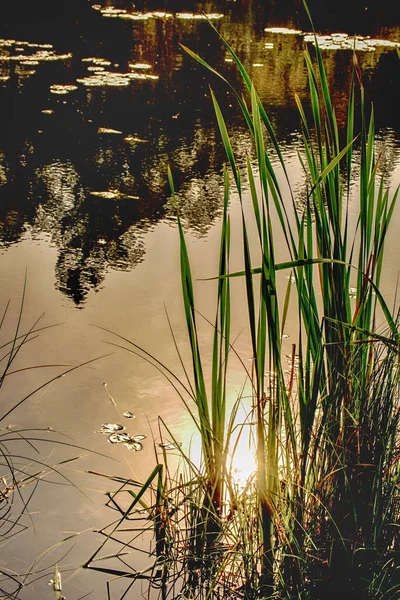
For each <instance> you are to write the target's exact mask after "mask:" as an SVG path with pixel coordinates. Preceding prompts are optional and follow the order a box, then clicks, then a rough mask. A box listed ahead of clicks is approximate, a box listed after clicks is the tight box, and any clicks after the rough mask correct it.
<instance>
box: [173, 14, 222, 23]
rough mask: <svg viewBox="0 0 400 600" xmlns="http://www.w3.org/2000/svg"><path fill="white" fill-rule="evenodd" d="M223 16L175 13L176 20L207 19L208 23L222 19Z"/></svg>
mask: <svg viewBox="0 0 400 600" xmlns="http://www.w3.org/2000/svg"><path fill="white" fill-rule="evenodd" d="M223 16H224V15H222V14H219V13H208V14H206V15H198V14H194V13H176V18H177V19H188V20H190V19H193V20H205V19H209V20H210V21H213V20H216V19H222V18H223Z"/></svg>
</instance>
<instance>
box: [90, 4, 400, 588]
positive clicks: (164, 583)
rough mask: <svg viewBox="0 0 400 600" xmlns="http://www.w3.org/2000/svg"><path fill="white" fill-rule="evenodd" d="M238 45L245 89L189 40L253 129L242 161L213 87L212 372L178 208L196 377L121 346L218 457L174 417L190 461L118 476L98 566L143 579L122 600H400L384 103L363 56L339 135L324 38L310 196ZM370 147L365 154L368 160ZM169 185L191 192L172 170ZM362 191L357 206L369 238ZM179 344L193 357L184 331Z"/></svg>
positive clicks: (312, 78) (314, 82)
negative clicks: (235, 385) (241, 299)
mask: <svg viewBox="0 0 400 600" xmlns="http://www.w3.org/2000/svg"><path fill="white" fill-rule="evenodd" d="M305 8H306V11H307V14H308V16H309V18H310V21H311V17H310V14H309V12H308V8H307V6H306V5H305ZM210 26H212V24H211V23H210ZM217 33H218V32H217ZM221 43H222V44H224V45H225V47H226V50H227V52H229V53H230V56H231V58H232V60H233V61H234V63H235V64H236V67H237V69H238V70H239V72H240V74H241V77H242V80H243V84H244V93H243V95H242V90H235V89H233V88H232V87H231V86H230V83H229V81H227V80H226V79H224V77H223V76H222V75H221V74H219V73H217V72H216V71H215V70H214V69H213V67H212V66H211V65H209V64H208V63H206V62H205V61H204V60H203V59H202V58H201V57H199V56H197V55H196V54H194V53H193V52H192V51H191V50H189V49H188V48H184V50H185V51H186V52H188V53H189V54H190V55H191V56H192V57H193V59H194V60H196V61H198V62H199V63H200V64H202V65H203V66H204V67H205V68H206V69H208V70H209V71H210V72H211V73H212V74H213V75H214V76H217V77H219V78H221V79H223V80H224V81H225V83H226V84H227V86H228V87H230V88H231V92H232V94H233V95H234V97H235V98H236V101H237V102H238V104H239V106H240V109H241V111H242V114H243V118H244V121H245V122H246V124H247V127H248V130H249V132H250V134H251V136H252V140H253V151H252V154H251V156H250V155H248V156H246V157H245V159H244V161H243V157H240V159H239V158H238V157H237V156H235V154H234V150H233V148H232V145H231V141H230V137H229V132H228V130H227V127H226V124H225V121H224V117H223V114H222V112H221V109H220V107H219V104H218V100H217V98H216V97H215V96H214V94H213V92H212V91H211V96H212V102H213V104H214V109H215V114H216V119H217V123H218V128H219V131H220V135H221V138H222V141H223V144H224V147H225V151H226V156H227V166H226V167H225V169H224V183H225V195H224V210H223V217H222V224H221V238H220V254H219V271H218V273H217V274H215V279H216V284H217V294H216V313H215V321H214V323H213V324H212V325H213V339H212V344H211V355H212V371H211V373H205V371H204V367H203V362H202V352H201V350H200V344H199V337H198V325H197V323H198V320H199V318H200V314H199V313H198V311H197V307H196V303H195V298H194V287H193V280H192V273H191V268H190V261H189V255H188V251H187V247H186V242H185V236H184V233H183V228H182V225H181V222H180V220H179V216H178V227H179V235H180V254H181V275H182V297H183V302H184V312H185V319H186V325H187V333H188V339H189V342H190V348H191V357H190V360H189V361H188V360H187V357H183V356H181V355H180V354H179V356H180V359H181V363H182V368H183V372H184V375H185V379H184V380H182V379H179V378H178V377H177V376H176V375H175V374H174V373H172V372H171V371H170V370H169V369H168V367H167V366H165V365H163V364H162V363H160V362H159V361H158V360H157V358H156V357H154V356H153V355H151V354H149V353H148V352H147V351H145V350H144V349H142V348H141V347H140V346H138V345H137V344H136V343H134V342H132V341H129V340H127V339H125V338H123V337H121V336H118V335H116V336H115V337H114V342H115V345H117V346H120V347H123V348H125V350H127V351H128V352H132V353H133V354H136V355H139V356H142V357H143V358H144V360H146V361H149V362H151V363H152V364H153V365H154V366H155V368H156V369H158V370H159V371H161V372H162V373H163V374H164V375H165V377H166V378H167V379H168V380H169V381H170V383H171V385H172V387H173V388H174V390H175V392H176V393H178V394H179V396H180V397H181V398H182V402H183V404H184V405H185V407H186V408H187V410H188V411H189V413H190V415H191V417H192V419H193V423H194V425H195V427H196V429H197V430H198V432H199V435H200V438H201V447H202V461H201V464H200V465H197V464H194V462H193V461H192V460H191V457H190V455H188V454H186V453H185V451H184V450H183V449H182V448H180V446H179V444H178V442H177V440H176V439H174V436H173V434H172V433H171V431H170V430H169V429H168V425H167V424H165V423H163V422H162V421H161V420H160V428H161V430H162V432H163V435H164V436H165V437H167V438H168V439H169V440H170V441H171V444H172V445H173V446H174V447H175V453H176V454H178V455H179V456H180V465H179V467H178V469H177V470H176V469H175V467H172V464H171V459H170V457H169V456H168V454H167V452H166V451H165V449H164V450H163V451H162V452H161V453H160V452H159V451H158V453H157V451H156V459H157V462H156V465H155V467H154V470H153V471H152V473H151V474H150V475H149V477H148V479H147V481H146V482H145V483H144V484H140V483H139V482H134V481H131V480H123V479H121V478H118V477H110V480H111V481H112V482H113V483H114V485H115V486H116V487H117V489H116V490H114V491H113V492H110V493H109V494H108V498H109V505H110V506H111V507H112V508H113V509H114V510H115V511H116V514H117V519H116V520H114V521H113V523H112V524H111V525H110V526H109V527H108V528H104V530H102V531H101V532H100V533H101V534H102V535H103V541H102V543H101V545H100V546H99V547H98V548H97V550H96V551H95V552H94V554H92V556H91V557H90V559H89V560H88V561H87V562H86V563H85V565H84V568H87V569H92V570H97V571H100V572H102V573H106V574H108V575H109V576H110V578H111V579H110V581H109V583H108V587H107V593H108V597H109V598H112V597H115V596H114V593H113V581H118V582H119V584H121V580H123V578H126V582H127V583H126V589H125V591H124V593H123V594H122V595H121V596H120V597H121V598H125V597H131V594H133V593H134V592H133V590H134V586H135V584H136V583H137V582H139V583H140V585H142V586H143V584H144V583H146V582H147V585H148V592H146V593H148V597H149V598H150V597H151V598H153V597H160V598H163V599H166V598H171V599H176V600H178V599H180V600H183V599H187V598H198V599H205V600H208V599H217V598H224V599H234V598H235V599H236V598H243V599H246V600H250V599H255V598H264V599H266V598H276V599H282V600H283V599H286V600H294V599H296V600H300V598H301V599H302V600H321V598H324V599H325V600H330V599H332V600H333V599H337V598H339V597H342V598H354V599H357V600H378V599H379V600H396V599H397V598H399V597H400V561H399V547H400V544H399V542H400V540H399V522H400V497H399V484H400V460H399V459H400V440H399V410H400V408H399V407H400V405H399V367H400V365H399V358H398V357H399V341H400V332H399V315H398V309H397V306H395V307H394V308H393V309H391V308H389V306H388V305H387V304H386V302H385V299H384V298H383V296H382V294H381V292H380V289H379V286H380V281H381V275H382V271H383V269H384V250H385V239H386V234H387V231H388V228H389V225H390V222H391V218H392V215H393V212H394V210H395V207H396V201H397V197H398V193H399V190H398V189H397V190H394V191H391V190H390V189H388V188H387V187H386V186H385V183H384V180H383V178H381V176H380V175H379V156H376V154H375V150H374V111H373V107H370V106H369V105H368V102H367V100H366V99H365V97H364V88H363V83H362V73H361V70H360V68H359V66H358V62H357V57H356V54H354V66H353V73H352V78H351V85H350V93H349V98H348V106H347V124H346V128H345V130H344V131H343V130H340V129H339V127H338V124H337V121H336V116H335V108H334V107H333V106H332V102H331V97H330V93H329V82H328V81H327V78H326V74H325V69H324V60H323V57H322V53H321V50H320V48H319V46H318V41H317V36H316V35H315V48H314V49H313V50H312V54H311V53H310V52H309V51H308V50H305V52H304V58H305V65H306V69H307V72H308V79H309V93H310V96H309V106H307V107H305V106H304V104H303V100H302V99H301V98H300V97H299V96H298V95H297V94H295V100H296V104H297V107H298V111H299V118H300V121H301V124H302V129H303V148H302V151H301V152H300V153H299V161H300V163H301V166H302V169H303V170H304V174H305V179H306V182H307V195H306V198H305V199H303V200H301V201H299V200H298V199H297V198H296V194H295V192H294V191H293V190H292V188H291V183H290V179H289V175H288V173H287V169H286V165H285V162H284V159H283V157H282V153H281V151H280V148H279V143H278V141H277V138H276V136H275V133H274V130H273V127H272V124H271V121H270V120H269V118H268V114H267V112H266V110H265V108H264V106H263V105H262V103H261V101H260V99H259V97H258V95H257V91H256V90H255V88H254V86H253V84H252V82H251V80H250V78H249V76H248V74H247V73H246V71H245V69H244V67H243V65H242V64H241V62H240V60H239V59H238V57H237V56H236V54H235V53H234V52H233V50H232V49H231V48H230V47H229V45H228V44H227V43H226V42H225V41H224V40H223V39H221ZM355 147H356V148H357V152H358V153H359V154H360V157H361V158H360V165H359V166H358V168H357V169H355V168H354V164H353V163H354V149H355ZM272 156H273V157H274V160H275V159H278V162H279V169H280V171H281V172H282V173H283V174H284V178H285V180H286V182H285V190H283V188H282V187H281V185H280V183H279V181H280V179H279V177H278V173H277V169H275V167H274V166H273V161H272V160H271V157H272ZM243 162H244V164H243ZM169 181H170V186H171V192H172V196H173V197H174V196H175V191H174V183H173V177H172V173H171V172H169ZM355 182H357V186H355V185H354V183H355ZM245 188H246V191H244V190H245ZM286 189H288V190H289V192H288V193H287V192H286ZM354 189H357V190H358V191H357V194H358V197H357V199H354V197H353V196H354ZM232 194H235V195H236V197H238V199H239V200H238V201H239V202H240V205H241V209H242V240H241V244H242V249H243V269H242V271H241V272H231V271H230V268H229V257H230V248H231V243H235V244H236V243H238V240H236V239H235V240H231V236H230V219H229V203H230V201H231V196H232ZM245 195H247V197H248V196H249V195H250V198H251V206H252V214H251V216H249V214H248V211H247V210H244V197H245ZM350 200H352V201H353V203H354V202H357V203H358V215H357V224H356V229H355V231H353V230H352V228H351V226H350V224H349V204H350ZM353 210H354V204H353ZM250 220H253V222H254V223H255V224H256V232H257V236H258V243H259V249H258V255H257V257H255V255H254V251H250V241H249V228H250V225H249V223H250ZM273 223H274V225H273ZM275 223H278V224H279V226H277V225H275ZM278 236H281V237H283V238H284V239H285V242H286V252H287V257H286V259H285V261H284V262H277V261H276V258H275V255H276V242H275V240H276V239H277V237H278ZM280 271H284V272H285V274H286V275H288V283H287V286H286V291H285V293H284V294H281V293H280V289H278V285H277V279H278V274H279V272H280ZM200 276H201V274H200ZM232 278H241V279H242V281H243V285H244V286H245V289H246V302H247V304H246V306H245V307H243V309H244V310H245V311H247V314H248V334H249V338H250V340H251V347H252V362H251V366H250V368H248V367H247V366H246V365H245V364H243V363H242V364H243V369H244V377H245V378H246V379H247V385H248V386H249V388H250V390H251V407H250V408H249V411H248V416H247V418H246V419H245V421H244V422H242V423H241V424H240V425H238V424H237V420H236V418H237V414H238V410H239V406H240V405H241V401H242V398H241V397H239V398H238V399H237V402H236V403H235V404H234V406H233V409H230V410H228V409H227V393H228V389H229V377H228V362H229V359H230V357H231V355H232V354H234V353H235V346H234V340H232V339H231V318H230V317H231V303H233V302H235V298H234V297H233V295H231V289H230V287H231V281H232ZM351 286H354V287H352V288H351ZM350 288H351V291H349V290H350ZM395 304H396V303H395ZM289 311H291V313H293V314H295V315H297V320H298V323H297V330H298V339H297V341H296V342H295V343H294V344H293V345H292V353H291V356H290V367H289V369H287V361H286V360H285V356H284V350H283V343H282V339H283V337H284V332H285V326H286V323H287V317H288V313H289ZM171 332H172V328H171ZM172 335H173V332H172ZM174 343H175V345H176V348H177V351H178V353H179V349H178V347H177V344H176V341H175V338H174ZM239 358H240V357H239ZM189 363H190V364H189ZM238 429H239V436H249V444H250V445H252V446H253V448H254V453H255V458H256V468H255V470H254V472H253V473H252V474H251V476H250V477H249V478H248V480H247V481H246V482H245V483H243V484H241V485H238V484H237V482H236V481H235V479H234V477H233V473H232V468H231V462H232V455H231V454H232V453H231V446H232V441H233V440H236V439H237V434H238ZM235 443H236V444H237V442H234V446H235ZM233 453H234V451H233ZM233 460H234V459H233ZM172 462H173V461H172ZM117 483H118V485H117ZM139 539H141V540H147V541H148V542H149V547H150V551H149V559H150V560H149V565H150V566H149V567H148V569H147V570H144V571H140V572H138V571H136V570H135V568H134V566H133V565H134V555H135V552H137V551H138V550H137V548H136V545H137V544H139V542H138V541H137V540H139ZM111 541H112V542H113V543H114V544H115V543H116V544H117V550H116V551H114V550H113V551H112V552H111V553H108V554H107V552H106V549H105V548H104V547H105V546H106V545H107V544H108V543H109V542H111ZM114 548H115V546H114ZM132 557H133V558H132ZM109 565H110V566H109Z"/></svg>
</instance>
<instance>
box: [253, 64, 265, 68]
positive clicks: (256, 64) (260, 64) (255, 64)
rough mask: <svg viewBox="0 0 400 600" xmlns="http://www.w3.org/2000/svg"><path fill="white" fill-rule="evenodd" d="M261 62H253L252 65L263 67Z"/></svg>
mask: <svg viewBox="0 0 400 600" xmlns="http://www.w3.org/2000/svg"><path fill="white" fill-rule="evenodd" d="M263 66H264V65H263V63H253V67H263Z"/></svg>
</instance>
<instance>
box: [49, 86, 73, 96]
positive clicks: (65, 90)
mask: <svg viewBox="0 0 400 600" xmlns="http://www.w3.org/2000/svg"><path fill="white" fill-rule="evenodd" d="M77 89H78V86H77V85H70V84H68V85H67V84H64V85H62V84H57V83H55V84H53V85H51V86H50V92H51V93H52V94H59V95H62V96H64V95H65V94H69V93H70V92H74V91H75V90H77Z"/></svg>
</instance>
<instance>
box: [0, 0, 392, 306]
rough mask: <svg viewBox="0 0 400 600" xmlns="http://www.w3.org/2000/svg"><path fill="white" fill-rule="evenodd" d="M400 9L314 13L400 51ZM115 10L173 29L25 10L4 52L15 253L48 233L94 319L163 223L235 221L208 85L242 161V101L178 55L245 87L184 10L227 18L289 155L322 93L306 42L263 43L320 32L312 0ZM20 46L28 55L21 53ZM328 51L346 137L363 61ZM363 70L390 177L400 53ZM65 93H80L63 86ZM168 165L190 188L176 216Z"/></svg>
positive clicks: (1, 179) (223, 23) (62, 272)
mask: <svg viewBox="0 0 400 600" xmlns="http://www.w3.org/2000/svg"><path fill="white" fill-rule="evenodd" d="M99 1H100V0H99ZM93 4H94V3H93ZM395 4H396V3H393V2H384V1H382V0H381V1H380V2H375V1H372V0H365V1H363V2H358V1H356V2H353V3H351V5H349V3H348V2H346V5H345V4H344V2H343V1H342V0H337V1H336V2H335V3H331V2H330V3H325V2H320V1H319V2H317V0H312V1H311V2H310V7H311V10H312V12H313V15H314V20H315V22H316V23H317V24H318V28H319V30H321V31H325V32H332V31H337V30H341V31H345V32H347V33H349V34H355V33H357V34H360V35H363V36H365V35H371V36H373V37H375V38H380V39H385V40H392V41H400V28H399V23H400V16H399V15H398V14H397V12H396V10H398V9H396V8H395V7H394V5H395ZM321 5H323V9H322V10H321ZM101 6H103V7H105V6H108V7H110V6H116V7H118V8H125V9H126V10H129V11H130V12H132V11H136V12H137V13H141V14H142V15H143V14H144V13H148V12H149V11H158V12H162V11H166V12H168V13H171V14H172V16H171V17H169V18H166V17H164V18H162V17H161V16H153V17H151V18H147V19H145V20H139V19H137V20H127V19H125V20H124V19H120V18H106V17H104V16H103V15H102V14H101V11H100V10H93V9H92V8H91V5H90V3H88V2H80V1H78V0H76V1H75V2H71V0H68V2H57V3H54V2H49V1H47V0H39V1H38V2H37V3H35V4H34V5H33V4H32V6H30V8H29V9H28V10H27V12H25V13H20V11H19V10H18V9H17V8H16V7H18V3H14V4H12V3H10V4H8V5H7V6H6V9H5V12H4V13H3V14H4V16H5V18H4V21H3V24H2V30H1V35H2V36H3V41H2V42H0V101H1V107H2V110H1V114H0V243H1V244H2V245H3V246H4V247H6V246H9V245H10V244H13V243H16V242H19V241H20V240H22V239H24V237H25V236H26V235H27V232H28V233H29V234H30V235H32V236H38V235H40V234H41V233H43V232H45V233H47V234H48V235H49V236H50V239H51V240H52V243H53V244H54V245H55V246H56V247H57V252H58V258H57V264H56V273H55V275H56V282H57V286H58V287H59V289H60V290H61V291H62V292H63V293H65V294H66V295H67V296H70V297H71V298H72V299H73V300H74V302H75V303H76V304H77V305H79V306H82V305H83V304H84V301H85V298H86V296H87V293H88V291H89V289H92V288H94V289H99V288H100V287H101V283H102V282H103V281H104V279H105V277H106V273H107V270H108V269H124V270H127V269H131V268H133V267H134V266H135V265H137V264H138V263H139V262H141V261H142V260H143V259H144V255H145V244H144V239H145V232H146V230H148V229H149V228H151V227H152V226H153V225H154V224H155V223H156V222H158V221H159V220H160V219H173V218H174V217H175V214H176V210H177V209H178V210H179V211H180V213H181V215H182V217H183V219H184V221H185V223H186V225H187V227H190V228H191V229H192V230H193V231H195V232H197V234H198V235H204V234H205V233H206V232H207V230H208V228H209V227H210V225H211V224H212V223H213V222H214V220H215V219H216V217H217V216H218V215H219V214H220V207H221V198H222V190H221V166H222V164H223V161H224V153H223V150H222V148H221V144H220V142H219V136H218V133H217V132H216V126H215V117H214V114H213V110H212V105H211V102H210V98H209V90H208V85H209V83H211V84H212V86H213V89H214V90H215V92H216V94H217V96H218V99H219V101H220V103H221V105H222V108H223V111H224V114H225V115H226V118H227V121H228V123H229V125H230V128H231V130H232V131H233V134H232V136H233V145H234V147H235V149H236V150H237V152H238V156H239V160H240V157H242V158H243V157H244V155H245V152H246V151H248V150H251V142H250V140H249V138H248V135H247V134H246V132H245V130H244V128H243V125H242V123H241V120H240V118H239V115H238V114H237V112H236V107H235V103H234V101H233V99H232V97H231V95H229V93H228V92H227V89H226V88H225V87H224V86H223V84H222V83H221V82H220V81H219V80H217V79H216V78H215V77H213V76H211V75H210V74H208V73H207V72H206V71H205V69H204V68H201V67H199V66H197V65H196V64H195V63H194V61H193V60H192V59H191V58H190V57H188V56H187V55H186V54H185V53H184V52H183V51H182V50H181V48H180V47H179V43H183V44H185V45H187V46H189V47H190V48H191V49H193V50H194V51H196V52H198V53H199V54H201V55H202V56H203V57H204V58H205V59H206V60H208V61H210V62H211V63H212V65H213V66H214V67H216V68H217V69H218V70H221V71H224V73H225V74H226V76H227V77H228V78H229V79H230V80H231V81H233V83H236V84H237V85H238V86H240V85H241V84H240V82H239V79H238V75H237V73H236V71H235V68H234V66H233V64H232V62H229V56H228V54H227V52H226V50H224V47H223V45H222V44H221V42H220V41H219V39H218V37H217V36H216V34H215V32H214V31H213V30H212V29H211V27H210V26H209V25H208V24H207V23H206V22H204V21H202V20H199V19H189V18H186V19H183V18H178V16H177V14H176V13H178V12H184V11H188V12H191V13H196V14H198V15H201V13H202V12H203V11H204V12H206V13H216V14H217V15H218V14H222V15H223V17H222V18H216V20H214V21H213V22H214V24H215V26H216V27H217V28H218V30H219V31H220V32H221V33H222V35H223V36H224V37H225V38H226V39H227V41H228V42H229V43H230V44H231V45H232V47H233V48H234V50H235V51H236V52H237V53H238V55H239V56H240V58H241V59H242V60H243V61H244V63H245V65H246V67H247V68H248V69H249V71H250V73H251V76H252V79H253V81H254V83H255V85H256V87H257V89H258V91H259V93H260V95H261V97H262V99H263V100H264V101H265V102H266V104H267V105H268V107H269V111H270V116H271V120H272V121H273V123H274V125H275V127H276V130H277V134H278V137H279V140H280V142H281V144H282V146H283V149H284V153H285V155H286V156H287V155H290V154H293V153H294V152H296V150H297V147H298V144H299V134H300V132H299V119H298V116H297V111H296V107H295V103H294V100H293V91H294V90H297V92H298V93H299V94H300V95H301V96H303V97H304V96H305V94H306V90H307V78H306V71H305V68H304V60H303V54H302V50H303V47H304V39H303V36H302V35H286V34H284V33H274V32H265V31H264V30H265V27H267V26H268V27H273V26H277V27H282V26H286V27H291V28H296V29H300V30H301V31H307V30H309V25H308V24H307V20H306V18H305V15H304V10H303V8H302V3H301V2H300V1H297V0H283V1H281V2H279V3H278V2H273V1H272V0H271V1H269V2H266V1H261V0H253V1H250V0H249V1H247V2H245V1H244V0H242V1H240V0H237V1H236V2H230V1H226V2H222V1H216V2H204V3H195V4H193V3H192V2H185V1H179V2H171V1H167V0H159V2H155V1H151V2H144V1H143V0H142V1H141V2H137V3H136V6H135V7H132V3H131V2H124V1H117V0H116V1H115V2H114V3H113V4H112V3H111V2H110V1H109V0H107V1H105V0H103V3H102V5H101ZM344 7H345V8H344ZM2 10H3V7H2ZM139 16H140V15H139ZM33 22H35V27H34V28H33V27H32V23H33ZM12 39H14V40H18V42H20V43H11V42H7V40H12ZM21 42H31V43H36V44H37V43H39V44H48V45H49V47H48V48H33V47H32V46H28V45H27V44H26V43H25V44H24V43H21ZM50 45H52V46H50ZM324 54H325V58H326V68H327V73H328V77H329V79H330V81H331V82H332V93H333V98H334V102H335V104H336V106H337V111H338V118H339V123H340V124H341V125H342V126H343V125H344V123H345V119H346V113H345V105H346V97H347V91H348V86H349V78H350V68H351V61H352V55H351V52H349V51H342V50H338V51H326V52H324ZM17 56H18V57H19V58H18V59H16V58H15V57H17ZM24 56H25V57H27V58H25V59H24ZM88 58H102V59H105V61H107V62H103V63H102V64H98V61H97V64H96V61H91V62H90V61H85V60H84V59H88ZM358 58H359V62H360V66H361V69H362V71H363V77H364V85H365V87H366V90H367V94H368V95H369V97H371V98H372V99H373V100H374V102H375V105H376V112H377V116H378V119H379V121H378V126H379V127H381V128H385V129H384V130H385V136H386V137H385V144H384V150H385V152H384V153H385V161H384V162H385V167H387V169H388V171H389V172H391V171H392V170H393V169H394V168H395V167H396V164H397V163H398V148H399V136H398V134H395V133H394V132H395V131H398V130H399V129H400V123H399V113H398V111H396V110H395V107H396V106H398V104H399V100H400V91H399V89H400V85H399V81H400V78H399V77H398V72H399V65H398V58H397V56H396V53H395V51H394V50H393V49H392V48H389V47H386V46H379V47H377V48H375V49H374V51H371V52H360V53H359V56H358ZM130 65H134V66H133V67H132V66H130ZM98 67H101V68H102V70H96V69H97V68H98ZM116 74H119V75H118V76H117V75H116ZM148 75H150V77H151V78H146V77H148ZM99 82H100V83H102V85H100V84H99ZM55 84H56V85H58V86H65V85H73V86H76V89H75V88H70V89H71V91H68V88H63V87H59V88H57V87H56V88H51V86H54V85H55ZM94 84H96V85H94ZM383 89H385V90H387V92H385V93H382V90H383ZM51 90H53V91H51ZM54 91H58V92H65V93H53V92H54ZM306 109H307V105H306ZM168 164H171V165H172V166H173V170H174V177H175V181H176V188H177V190H178V194H177V198H176V202H174V203H173V202H172V201H171V199H170V198H169V188H168V185H167V177H166V172H167V166H168Z"/></svg>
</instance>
